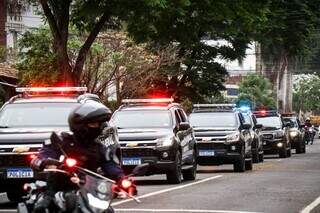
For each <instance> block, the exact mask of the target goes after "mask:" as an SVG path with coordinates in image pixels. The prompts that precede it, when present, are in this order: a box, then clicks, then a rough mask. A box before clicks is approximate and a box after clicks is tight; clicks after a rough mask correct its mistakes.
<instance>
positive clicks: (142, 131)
mask: <svg viewBox="0 0 320 213" xmlns="http://www.w3.org/2000/svg"><path fill="white" fill-rule="evenodd" d="M118 133H119V140H120V142H121V141H139V140H143V141H148V140H150V141H151V140H156V139H159V138H163V137H167V136H171V135H173V132H172V129H167V128H153V129H149V128H139V129H136V128H126V129H118Z"/></svg>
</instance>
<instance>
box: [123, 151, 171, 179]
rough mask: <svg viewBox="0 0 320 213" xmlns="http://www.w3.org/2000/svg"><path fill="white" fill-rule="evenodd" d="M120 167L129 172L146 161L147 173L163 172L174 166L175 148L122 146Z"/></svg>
mask: <svg viewBox="0 0 320 213" xmlns="http://www.w3.org/2000/svg"><path fill="white" fill-rule="evenodd" d="M121 153H122V168H123V170H124V171H125V173H126V174H129V173H130V172H131V171H132V170H133V169H134V168H135V167H136V166H137V165H138V164H142V163H148V164H149V165H150V166H149V168H148V173H147V175H152V174H165V173H168V172H170V171H172V170H173V169H174V168H175V156H176V150H175V149H174V148H173V147H166V148H165V147H160V148H154V147H153V148H122V149H121Z"/></svg>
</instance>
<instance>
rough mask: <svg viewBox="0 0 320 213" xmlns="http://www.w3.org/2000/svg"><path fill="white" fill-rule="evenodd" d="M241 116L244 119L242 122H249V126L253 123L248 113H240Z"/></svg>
mask: <svg viewBox="0 0 320 213" xmlns="http://www.w3.org/2000/svg"><path fill="white" fill-rule="evenodd" d="M242 116H243V119H244V123H246V124H250V125H251V126H252V125H253V123H252V120H251V117H250V115H248V114H245V113H244V114H242Z"/></svg>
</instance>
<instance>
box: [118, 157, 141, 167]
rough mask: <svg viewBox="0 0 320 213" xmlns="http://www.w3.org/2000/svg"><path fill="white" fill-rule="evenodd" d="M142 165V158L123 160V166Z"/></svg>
mask: <svg viewBox="0 0 320 213" xmlns="http://www.w3.org/2000/svg"><path fill="white" fill-rule="evenodd" d="M139 164H141V158H123V160H122V165H125V166H131V165H139Z"/></svg>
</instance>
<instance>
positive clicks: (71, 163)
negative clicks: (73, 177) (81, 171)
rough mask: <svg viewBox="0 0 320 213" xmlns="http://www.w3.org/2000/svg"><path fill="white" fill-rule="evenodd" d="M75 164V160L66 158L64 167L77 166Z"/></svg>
mask: <svg viewBox="0 0 320 213" xmlns="http://www.w3.org/2000/svg"><path fill="white" fill-rule="evenodd" d="M77 163H78V162H77V160H76V159H73V158H67V160H66V165H67V166H68V167H74V166H76V165H77Z"/></svg>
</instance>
